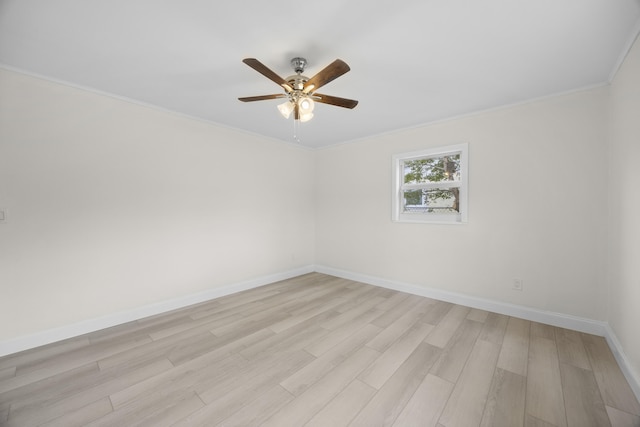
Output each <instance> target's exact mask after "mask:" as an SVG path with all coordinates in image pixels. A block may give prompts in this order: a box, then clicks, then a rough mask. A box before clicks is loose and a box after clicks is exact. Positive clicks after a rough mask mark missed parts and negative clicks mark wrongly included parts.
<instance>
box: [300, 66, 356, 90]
mask: <svg viewBox="0 0 640 427" xmlns="http://www.w3.org/2000/svg"><path fill="white" fill-rule="evenodd" d="M350 69H351V68H349V66H348V65H347V63H346V62H344V61H343V60H341V59H336V60H335V61H333V62H332V63H331V64H329V65H327V66H326V67H324V68H323V69H322V70H320V72H319V73H318V74H316V75H315V76H313V77H311V78H310V79H309V80H308V81H307V82H306V83H305V84H304V89H303V92H304V93H309V92H311V93H313V91H316V90H318V89H320V87H321V86H324V85H326V84H327V83H329V82H331V81H333V80H335V79H337V78H338V77H340V76H341V75H343V74H344V73H346V72H347V71H349V70H350Z"/></svg>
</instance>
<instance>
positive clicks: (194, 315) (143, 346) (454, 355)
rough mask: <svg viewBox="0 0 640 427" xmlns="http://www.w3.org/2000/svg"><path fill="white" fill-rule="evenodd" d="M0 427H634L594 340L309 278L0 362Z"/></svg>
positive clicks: (625, 398)
mask: <svg viewBox="0 0 640 427" xmlns="http://www.w3.org/2000/svg"><path fill="white" fill-rule="evenodd" d="M0 425H2V426H64V427H71V426H137V425H145V426H154V427H157V426H174V425H175V426H227V427H228V426H277V427H283V426H295V427H300V426H323V427H335V426H347V425H348V426H366V427H373V426H402V427H406V426H437V427H453V426H463V427H470V426H507V427H515V426H528V427H534V426H535V427H541V426H547V427H548V426H556V427H565V426H576V427H588V426H597V427H603V426H609V425H612V426H640V405H639V404H638V401H637V400H636V399H635V397H634V395H633V393H632V391H631V389H630V387H629V385H628V383H627V382H626V381H625V379H624V376H623V374H622V373H621V371H620V369H619V367H618V365H617V364H616V361H615V359H614V357H613V355H612V353H611V351H610V349H609V348H608V346H607V344H606V342H605V340H604V339H603V338H602V337H597V336H593V335H587V334H583V333H579V332H575V331H570V330H566V329H560V328H556V327H552V326H548V325H543V324H540V323H534V322H529V321H526V320H521V319H517V318H513V317H508V316H504V315H500V314H495V313H489V312H486V311H481V310H477V309H470V308H468V307H463V306H460V305H455V304H450V303H445V302H441V301H436V300H432V299H429V298H423V297H419V296H415V295H409V294H404V293H401V292H396V291H392V290H388V289H383V288H378V287H374V286H370V285H366V284H362V283H358V282H353V281H349V280H345V279H339V278H335V277H331V276H326V275H323V274H319V273H312V274H307V275H304V276H300V277H297V278H294V279H290V280H285V281H282V282H278V283H274V284H270V285H267V286H263V287H260V288H257V289H252V290H249V291H245V292H241V293H237V294H233V295H229V296H225V297H222V298H219V299H215V300H212V301H209V302H206V303H202V304H198V305H195V306H192V307H188V308H185V309H182V310H177V311H174V312H170V313H166V314H163V315H158V316H155V317H152V318H148V319H143V320H139V321H136V322H131V323H128V324H125V325H121V326H117V327H113V328H109V329H106V330H103V331H99V332H94V333H91V334H88V335H84V336H80V337H77V338H73V339H69V340H66V341H63V342H59V343H55V344H51V345H47V346H44V347H41V348H37V349H33V350H28V351H25V352H22V353H18V354H14V355H9V356H6V357H4V358H0Z"/></svg>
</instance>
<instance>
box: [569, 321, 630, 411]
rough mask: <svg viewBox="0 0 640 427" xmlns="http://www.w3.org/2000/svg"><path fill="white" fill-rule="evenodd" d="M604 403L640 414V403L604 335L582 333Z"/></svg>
mask: <svg viewBox="0 0 640 427" xmlns="http://www.w3.org/2000/svg"><path fill="white" fill-rule="evenodd" d="M581 336H582V342H583V343H584V345H585V349H586V351H587V355H588V356H589V362H591V366H592V368H593V373H594V375H595V377H596V381H597V382H598V388H599V389H600V393H602V398H603V400H604V403H605V404H606V405H608V406H611V407H612V408H616V409H619V410H621V411H624V412H627V413H629V414H633V415H638V416H640V404H639V403H638V401H637V400H636V398H635V395H634V394H633V391H632V390H631V387H630V386H629V383H628V382H627V380H626V379H625V377H624V374H623V373H622V371H621V370H620V367H619V366H618V364H617V363H616V359H615V357H614V356H613V353H612V352H611V349H610V348H609V346H608V345H607V342H606V341H605V339H604V338H603V337H596V336H595V335H589V334H581Z"/></svg>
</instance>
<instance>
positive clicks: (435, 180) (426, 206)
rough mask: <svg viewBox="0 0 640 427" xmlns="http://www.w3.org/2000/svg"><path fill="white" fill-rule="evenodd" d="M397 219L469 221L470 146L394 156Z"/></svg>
mask: <svg viewBox="0 0 640 427" xmlns="http://www.w3.org/2000/svg"><path fill="white" fill-rule="evenodd" d="M393 164H394V172H395V173H394V176H395V183H394V195H393V197H394V199H393V220H394V221H403V222H448V223H462V222H466V221H467V144H458V145H455V146H449V147H441V148H436V149H430V150H424V151H419V152H413V153H405V154H398V155H395V156H393Z"/></svg>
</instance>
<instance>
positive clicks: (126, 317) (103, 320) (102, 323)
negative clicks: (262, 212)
mask: <svg viewBox="0 0 640 427" xmlns="http://www.w3.org/2000/svg"><path fill="white" fill-rule="evenodd" d="M313 271H314V268H313V266H305V267H301V268H298V269H295V270H289V271H284V272H281V273H276V274H270V275H268V276H262V277H258V278H255V279H251V280H247V281H244V282H239V283H234V284H231V285H227V286H222V287H219V288H213V289H208V290H206V291H203V292H198V293H196V294H191V295H185V296H183V297H179V298H175V299H172V300H168V301H162V302H159V303H156V304H150V305H146V306H143V307H139V308H136V309H133V310H129V311H124V312H120V313H114V314H109V315H107V316H103V317H98V318H94V319H87V320H84V321H81V322H78V323H74V324H71V325H66V326H61V327H59V328H54V329H49V330H46V331H42V332H38V333H35V334H32V335H27V336H22V337H18V338H13V339H10V340H7V341H2V342H0V357H2V356H6V355H8V354H13V353H17V352H19V351H23V350H28V349H31V348H35V347H39V346H42V345H46V344H50V343H53V342H56V341H61V340H64V339H67V338H73V337H77V336H79V335H83V334H87V333H89V332H95V331H99V330H101V329H105V328H110V327H112V326H116V325H121V324H123V323H127V322H131V321H134V320H138V319H142V318H145V317H149V316H154V315H156V314H161V313H165V312H168V311H171V310H176V309H178V308H182V307H187V306H189V305H193V304H198V303H201V302H205V301H209V300H211V299H214V298H219V297H222V296H225V295H230V294H233V293H236V292H241V291H245V290H248V289H253V288H257V287H260V286H264V285H268V284H269V283H274V282H278V281H280V280H286V279H290V278H292V277H296V276H300V275H303V274H307V273H312V272H313Z"/></svg>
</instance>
